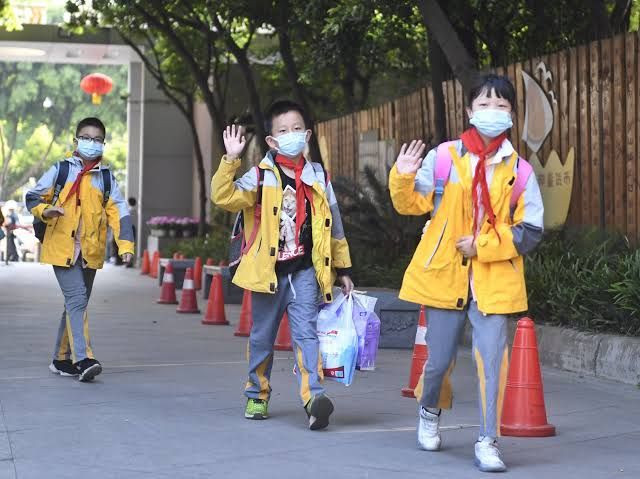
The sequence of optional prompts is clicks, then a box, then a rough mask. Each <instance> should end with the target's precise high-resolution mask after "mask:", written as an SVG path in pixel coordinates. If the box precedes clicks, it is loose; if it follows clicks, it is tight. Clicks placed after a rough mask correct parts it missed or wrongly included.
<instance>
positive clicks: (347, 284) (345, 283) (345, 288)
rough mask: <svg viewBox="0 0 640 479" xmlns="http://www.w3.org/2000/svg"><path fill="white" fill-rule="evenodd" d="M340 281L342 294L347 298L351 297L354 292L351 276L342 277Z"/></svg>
mask: <svg viewBox="0 0 640 479" xmlns="http://www.w3.org/2000/svg"><path fill="white" fill-rule="evenodd" d="M338 280H339V281H340V283H342V294H344V295H345V296H348V295H350V294H351V293H352V292H353V288H354V286H353V281H351V278H350V277H349V276H340V277H339V278H338Z"/></svg>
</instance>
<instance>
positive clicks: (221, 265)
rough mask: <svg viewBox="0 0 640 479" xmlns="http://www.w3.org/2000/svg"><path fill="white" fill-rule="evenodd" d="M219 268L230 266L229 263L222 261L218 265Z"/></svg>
mask: <svg viewBox="0 0 640 479" xmlns="http://www.w3.org/2000/svg"><path fill="white" fill-rule="evenodd" d="M218 266H220V267H224V266H228V263H227V262H226V261H225V260H221V261H220V263H218Z"/></svg>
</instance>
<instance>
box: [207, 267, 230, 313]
mask: <svg viewBox="0 0 640 479" xmlns="http://www.w3.org/2000/svg"><path fill="white" fill-rule="evenodd" d="M202 324H211V325H227V324H229V321H227V318H226V316H225V314H224V295H223V293H222V275H221V274H220V273H216V274H214V275H213V279H212V280H211V289H210V290H209V301H208V302H207V312H206V313H205V315H204V319H203V320H202Z"/></svg>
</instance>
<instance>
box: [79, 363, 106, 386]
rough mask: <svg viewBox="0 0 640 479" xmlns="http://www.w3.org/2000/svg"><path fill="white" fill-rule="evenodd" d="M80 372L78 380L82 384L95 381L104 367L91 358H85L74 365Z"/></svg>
mask: <svg viewBox="0 0 640 479" xmlns="http://www.w3.org/2000/svg"><path fill="white" fill-rule="evenodd" d="M73 367H75V368H76V370H77V371H78V374H79V376H78V380H80V381H82V382H85V383H86V382H89V381H93V378H95V377H96V376H97V375H98V374H100V373H101V372H102V366H101V365H100V363H99V362H98V361H96V360H95V359H91V358H85V359H83V360H82V361H78V362H77V363H75V364H74V365H73Z"/></svg>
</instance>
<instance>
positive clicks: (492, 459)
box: [475, 437, 507, 472]
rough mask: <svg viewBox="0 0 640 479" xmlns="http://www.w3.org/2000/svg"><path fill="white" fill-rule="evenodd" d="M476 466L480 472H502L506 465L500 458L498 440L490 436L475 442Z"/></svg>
mask: <svg viewBox="0 0 640 479" xmlns="http://www.w3.org/2000/svg"><path fill="white" fill-rule="evenodd" d="M475 449H476V460H475V463H476V466H477V467H478V469H480V470H481V471H482V472H504V471H506V470H507V466H505V465H504V462H502V459H501V458H500V449H498V442H497V441H496V440H495V439H493V438H490V437H485V438H483V439H482V440H479V441H478V442H476V447H475Z"/></svg>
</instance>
